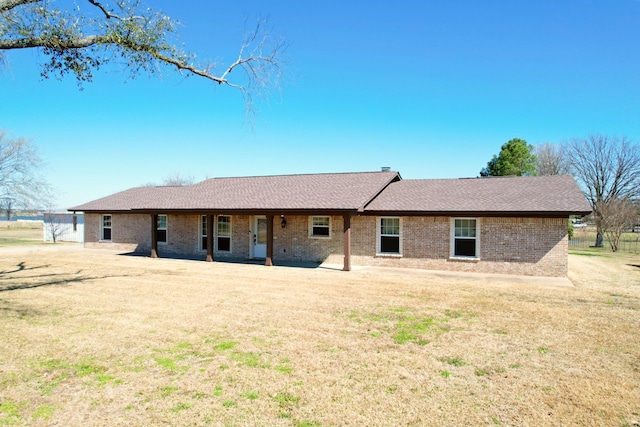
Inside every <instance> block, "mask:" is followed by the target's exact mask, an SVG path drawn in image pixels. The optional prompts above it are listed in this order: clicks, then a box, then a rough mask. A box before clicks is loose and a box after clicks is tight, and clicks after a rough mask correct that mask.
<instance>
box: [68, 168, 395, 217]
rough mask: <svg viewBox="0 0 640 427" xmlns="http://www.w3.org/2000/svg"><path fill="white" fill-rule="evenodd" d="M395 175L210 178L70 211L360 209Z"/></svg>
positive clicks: (135, 191)
mask: <svg viewBox="0 0 640 427" xmlns="http://www.w3.org/2000/svg"><path fill="white" fill-rule="evenodd" d="M397 179H400V175H399V174H398V173H397V172H392V171H381V172H355V173H334V174H308V175H275V176H258V177H239V178H213V179H208V180H206V181H202V182H200V183H197V184H194V185H190V186H185V187H140V188H132V189H130V190H126V191H123V192H120V193H116V194H113V195H111V196H107V197H104V198H102V199H98V200H95V201H93V202H89V203H86V204H83V205H79V206H76V207H73V208H71V209H70V210H75V211H94V212H95V211H103V212H108V211H122V210H165V211H170V210H228V211H244V210H247V211H248V210H254V211H258V210H262V211H268V210H352V211H357V210H361V209H362V208H363V207H364V206H365V205H366V204H367V203H369V202H370V201H371V199H372V198H374V197H375V196H376V195H377V194H378V193H379V192H380V191H382V190H383V189H384V188H385V187H386V186H387V185H388V184H389V183H390V182H392V181H394V180H397Z"/></svg>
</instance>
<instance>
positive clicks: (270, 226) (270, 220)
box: [264, 215, 273, 267]
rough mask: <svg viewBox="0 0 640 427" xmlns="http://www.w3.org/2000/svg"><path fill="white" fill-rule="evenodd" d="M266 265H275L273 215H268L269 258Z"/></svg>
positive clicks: (265, 262)
mask: <svg viewBox="0 0 640 427" xmlns="http://www.w3.org/2000/svg"><path fill="white" fill-rule="evenodd" d="M264 265H266V266H267V267H271V266H272V265H273V215H267V257H266V259H265V261H264Z"/></svg>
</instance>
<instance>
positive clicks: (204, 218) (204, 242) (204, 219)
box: [200, 215, 207, 251]
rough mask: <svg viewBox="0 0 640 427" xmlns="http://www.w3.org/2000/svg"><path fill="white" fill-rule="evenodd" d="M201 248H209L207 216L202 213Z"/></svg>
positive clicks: (204, 249)
mask: <svg viewBox="0 0 640 427" xmlns="http://www.w3.org/2000/svg"><path fill="white" fill-rule="evenodd" d="M200 249H202V250H203V251H206V250H207V216H206V215H202V219H201V220H200Z"/></svg>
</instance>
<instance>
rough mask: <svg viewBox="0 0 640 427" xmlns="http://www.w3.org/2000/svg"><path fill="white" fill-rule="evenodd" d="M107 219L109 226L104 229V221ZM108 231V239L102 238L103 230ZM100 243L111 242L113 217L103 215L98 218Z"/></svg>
mask: <svg viewBox="0 0 640 427" xmlns="http://www.w3.org/2000/svg"><path fill="white" fill-rule="evenodd" d="M107 217H109V226H108V227H105V225H104V220H105V219H106V218H107ZM105 229H109V238H108V239H105V238H104V230H105ZM100 241H102V242H111V241H113V215H111V214H104V215H102V216H101V217H100Z"/></svg>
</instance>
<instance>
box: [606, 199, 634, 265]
mask: <svg viewBox="0 0 640 427" xmlns="http://www.w3.org/2000/svg"><path fill="white" fill-rule="evenodd" d="M600 213H601V214H602V220H601V228H602V232H603V233H604V235H605V236H606V237H607V240H608V241H609V246H610V247H611V250H612V251H613V252H616V251H617V250H618V248H619V245H620V237H621V236H622V233H624V232H625V231H627V230H630V229H631V228H633V226H634V224H635V223H636V221H637V219H638V210H637V208H636V206H634V204H633V202H632V201H631V200H629V199H619V198H615V199H611V200H609V201H607V202H603V203H601V204H600Z"/></svg>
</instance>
